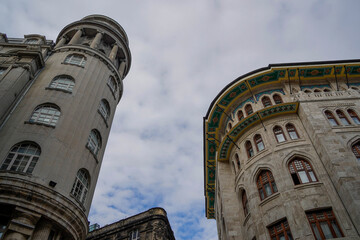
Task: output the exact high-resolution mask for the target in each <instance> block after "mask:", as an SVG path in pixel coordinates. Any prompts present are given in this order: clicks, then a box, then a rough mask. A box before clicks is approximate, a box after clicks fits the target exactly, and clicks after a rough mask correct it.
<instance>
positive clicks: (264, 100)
mask: <svg viewBox="0 0 360 240" xmlns="http://www.w3.org/2000/svg"><path fill="white" fill-rule="evenodd" d="M261 102H262V104H263V106H264V107H270V106H272V103H271V100H270V98H269V97H268V96H264V97H263V98H262V99H261Z"/></svg>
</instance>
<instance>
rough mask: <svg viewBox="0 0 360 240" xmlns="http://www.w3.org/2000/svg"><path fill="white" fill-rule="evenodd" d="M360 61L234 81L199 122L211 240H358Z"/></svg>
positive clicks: (285, 68) (270, 71)
mask: <svg viewBox="0 0 360 240" xmlns="http://www.w3.org/2000/svg"><path fill="white" fill-rule="evenodd" d="M359 85H360V60H349V61H329V62H310V63H293V64H276V65H269V67H266V68H262V69H259V70H256V71H254V72H251V73H249V74H246V75H244V76H241V77H239V78H238V79H236V80H235V81H233V82H232V83H230V84H229V85H228V86H226V87H225V88H224V89H223V90H222V91H221V92H220V93H219V94H218V96H217V97H216V98H215V99H214V101H213V102H212V104H211V106H210V108H209V110H208V113H207V115H206V116H205V117H204V156H205V159H204V167H205V198H206V214H207V217H208V218H210V219H211V218H215V219H216V222H217V226H218V234H219V239H224V240H225V239H244V240H246V239H248V240H252V239H325V238H326V239H328V238H339V239H360V234H359V232H360V188H359V186H360V151H359V150H360V143H359V141H360V118H359V116H360V115H359V114H360V91H359V90H360V88H359Z"/></svg>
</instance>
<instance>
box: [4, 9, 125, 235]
mask: <svg viewBox="0 0 360 240" xmlns="http://www.w3.org/2000/svg"><path fill="white" fill-rule="evenodd" d="M44 62H45V66H44V67H43V68H42V69H41V70H40V71H38V72H37V74H36V75H35V76H34V77H33V79H31V84H30V85H29V86H28V89H27V90H26V91H25V92H24V94H23V96H22V97H21V98H20V99H18V101H17V104H15V105H14V108H13V110H12V111H11V112H10V113H9V114H8V116H7V117H6V119H7V120H6V121H5V122H4V124H3V125H2V128H1V129H0V136H1V137H0V144H1V146H2V147H1V150H0V161H2V163H1V166H0V209H1V210H0V217H1V218H0V220H1V223H0V225H1V228H2V230H0V236H1V235H3V237H4V239H29V238H31V239H84V238H85V236H86V234H87V231H88V220H87V216H88V213H89V209H90V205H91V201H92V197H93V194H94V190H95V186H96V182H97V178H98V175H99V171H100V166H101V163H102V158H103V155H104V151H105V147H106V143H107V139H108V136H109V132H110V128H111V124H112V121H113V117H114V114H115V109H116V106H117V104H118V103H119V101H120V99H121V96H122V92H123V83H122V80H123V79H124V77H125V76H126V75H127V73H128V71H129V69H130V65H131V54H130V49H129V42H128V37H127V35H126V33H125V31H124V29H123V28H122V27H121V26H120V25H119V24H118V23H117V22H115V21H114V20H113V19H111V18H108V17H106V16H102V15H90V16H87V17H84V18H83V19H81V20H80V21H76V22H73V23H71V24H69V25H67V26H66V27H65V28H64V29H62V31H61V32H60V34H59V36H58V37H57V40H56V45H55V47H54V48H53V49H52V51H51V54H50V55H49V56H47V57H46V58H45V59H44Z"/></svg>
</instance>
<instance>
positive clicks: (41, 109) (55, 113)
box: [29, 103, 60, 126]
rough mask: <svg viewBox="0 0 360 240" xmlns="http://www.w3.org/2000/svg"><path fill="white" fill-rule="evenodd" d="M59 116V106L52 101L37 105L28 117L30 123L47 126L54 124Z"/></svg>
mask: <svg viewBox="0 0 360 240" xmlns="http://www.w3.org/2000/svg"><path fill="white" fill-rule="evenodd" d="M59 118H60V108H59V107H58V106H57V105H55V104H53V103H45V104H41V105H39V106H37V107H36V108H35V109H34V111H33V113H32V114H31V117H30V119H29V122H30V123H40V124H43V125H48V126H56V123H57V121H58V120H59Z"/></svg>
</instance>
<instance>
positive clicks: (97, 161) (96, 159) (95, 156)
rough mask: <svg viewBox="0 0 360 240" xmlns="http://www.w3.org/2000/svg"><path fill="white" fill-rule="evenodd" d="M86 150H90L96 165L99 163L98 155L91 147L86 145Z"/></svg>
mask: <svg viewBox="0 0 360 240" xmlns="http://www.w3.org/2000/svg"><path fill="white" fill-rule="evenodd" d="M86 148H87V149H88V150H89V152H90V153H91V154H92V155H93V157H94V159H95V161H96V163H99V160H98V158H97V155H96V154H95V153H94V152H93V151H92V150H91V148H89V146H88V145H87V144H86Z"/></svg>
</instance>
